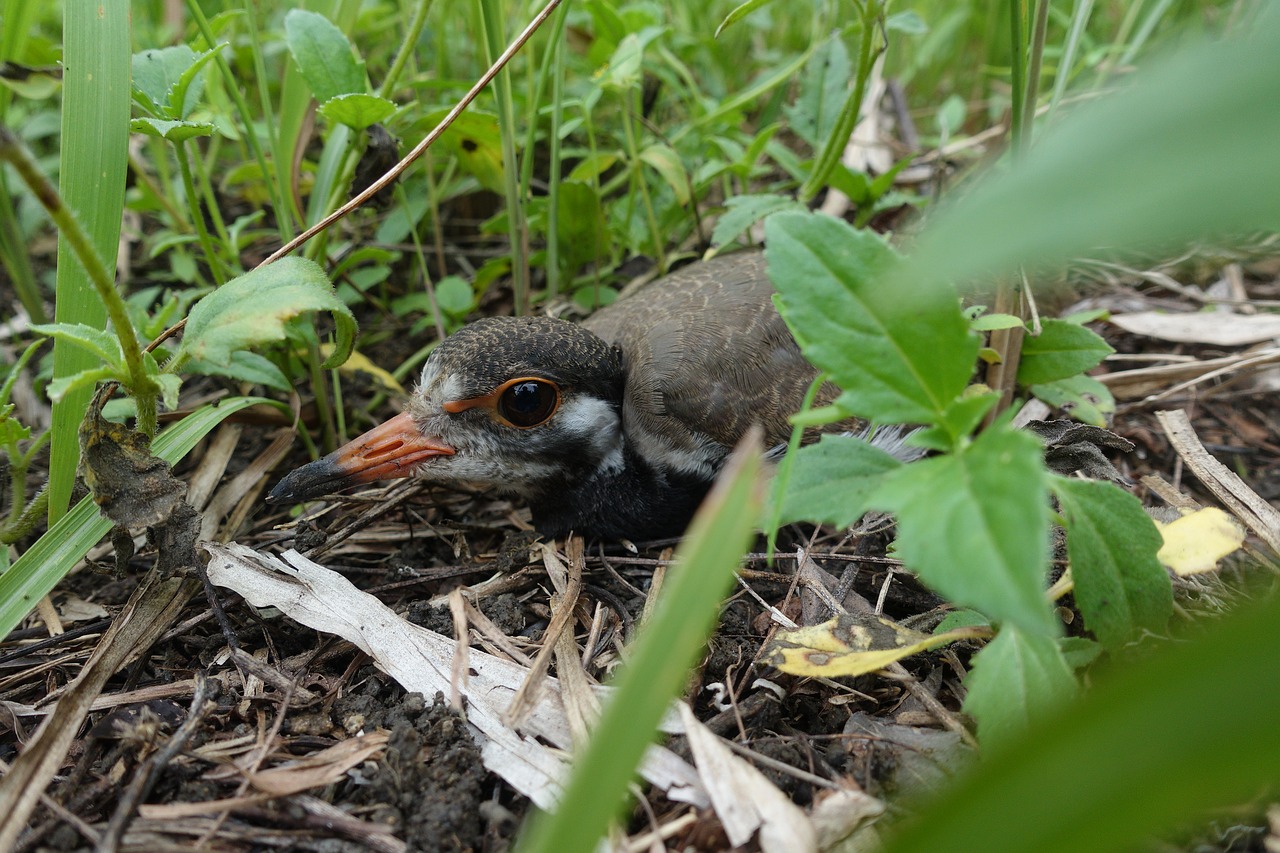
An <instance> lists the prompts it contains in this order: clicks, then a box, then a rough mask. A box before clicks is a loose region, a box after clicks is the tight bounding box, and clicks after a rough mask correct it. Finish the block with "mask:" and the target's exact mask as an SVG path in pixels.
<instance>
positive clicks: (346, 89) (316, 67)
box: [284, 9, 368, 104]
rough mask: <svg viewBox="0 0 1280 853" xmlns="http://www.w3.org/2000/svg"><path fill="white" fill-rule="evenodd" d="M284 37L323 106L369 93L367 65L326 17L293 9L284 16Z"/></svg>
mask: <svg viewBox="0 0 1280 853" xmlns="http://www.w3.org/2000/svg"><path fill="white" fill-rule="evenodd" d="M284 35H285V41H286V42H288V44H289V53H291V54H293V59H294V61H295V62H297V63H298V70H300V71H301V72H302V76H303V77H304V78H305V79H306V81H307V85H308V86H310V87H311V93H312V94H313V95H315V98H316V100H317V101H319V102H320V103H322V104H323V103H325V102H326V101H329V100H331V99H333V98H336V97H338V96H339V95H352V94H357V93H361V92H367V91H368V86H367V85H366V84H365V76H364V62H363V61H362V60H359V59H357V58H356V55H355V51H354V50H353V49H352V47H351V42H349V41H347V37H346V36H345V35H343V33H342V30H340V29H338V28H337V27H335V26H334V25H333V24H332V23H331V22H330V21H329V19H328V18H326V17H325V16H324V15H321V14H318V13H316V12H309V11H307V10H305V9H290V10H289V13H288V14H287V15H285V16H284Z"/></svg>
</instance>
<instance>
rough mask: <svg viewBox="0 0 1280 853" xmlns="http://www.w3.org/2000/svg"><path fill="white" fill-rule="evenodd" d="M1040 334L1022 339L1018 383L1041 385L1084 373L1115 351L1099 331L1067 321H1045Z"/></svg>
mask: <svg viewBox="0 0 1280 853" xmlns="http://www.w3.org/2000/svg"><path fill="white" fill-rule="evenodd" d="M1042 327H1043V329H1042V331H1041V333H1040V334H1039V335H1035V336H1032V335H1027V337H1026V338H1024V339H1023V342H1022V361H1021V362H1019V364H1018V382H1019V383H1020V384H1022V385H1037V384H1040V383H1043V382H1053V381H1054V380H1057V379H1066V378H1068V377H1070V376H1075V375H1077V374H1080V373H1084V372H1085V371H1086V370H1088V369H1089V368H1091V367H1096V366H1097V365H1098V364H1099V363H1100V362H1101V361H1102V360H1103V359H1104V358H1106V357H1107V356H1109V355H1111V353H1113V352H1115V350H1114V349H1112V348H1111V347H1110V346H1108V345H1107V342H1106V341H1104V340H1103V339H1102V338H1101V337H1099V336H1098V335H1097V333H1095V332H1092V331H1090V330H1089V329H1086V328H1085V327H1084V326H1077V325H1076V324H1075V323H1068V322H1066V321H1065V320H1044V321H1043V323H1042Z"/></svg>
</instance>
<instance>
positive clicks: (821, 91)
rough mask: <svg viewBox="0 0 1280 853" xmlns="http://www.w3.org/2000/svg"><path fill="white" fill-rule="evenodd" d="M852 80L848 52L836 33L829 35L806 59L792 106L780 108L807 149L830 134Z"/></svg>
mask: <svg viewBox="0 0 1280 853" xmlns="http://www.w3.org/2000/svg"><path fill="white" fill-rule="evenodd" d="M853 78H854V73H853V62H852V61H851V60H850V58H849V49H848V48H847V47H845V44H844V39H843V38H841V37H840V33H838V32H837V33H832V34H831V35H830V36H828V37H827V39H826V41H824V42H823V43H822V44H821V45H820V46H819V47H818V49H817V50H816V51H815V52H814V54H813V55H812V56H810V57H809V60H808V62H807V63H806V65H805V69H804V73H803V74H802V75H801V77H800V93H799V95H798V96H797V98H796V102H795V105H794V106H789V107H784V108H783V112H784V113H786V116H787V120H788V121H789V122H790V127H791V130H793V131H794V132H795V134H796V135H797V136H799V137H800V138H801V139H803V140H804V141H805V142H807V143H808V144H809V146H810V147H811V148H818V147H819V146H821V145H822V143H823V142H824V141H825V140H826V138H827V137H828V136H830V135H831V129H832V128H833V127H835V123H836V120H837V119H839V117H840V112H841V110H843V109H844V102H845V101H846V100H847V99H848V98H849V87H850V86H851V85H853Z"/></svg>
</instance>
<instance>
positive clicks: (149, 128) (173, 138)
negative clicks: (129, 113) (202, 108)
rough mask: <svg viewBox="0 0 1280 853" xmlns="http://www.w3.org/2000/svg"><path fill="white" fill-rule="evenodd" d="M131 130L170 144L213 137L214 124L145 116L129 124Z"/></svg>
mask: <svg viewBox="0 0 1280 853" xmlns="http://www.w3.org/2000/svg"><path fill="white" fill-rule="evenodd" d="M129 128H130V129H131V130H132V131H133V132H134V133H145V134H146V135H147V136H155V137H158V138H160V139H167V140H169V141H170V142H185V141H186V140H188V139H193V138H195V137H197V136H212V135H213V124H211V123H210V122H207V121H176V120H170V119H159V118H149V117H147V116H143V117H142V118H135V119H134V120H133V121H131V122H129Z"/></svg>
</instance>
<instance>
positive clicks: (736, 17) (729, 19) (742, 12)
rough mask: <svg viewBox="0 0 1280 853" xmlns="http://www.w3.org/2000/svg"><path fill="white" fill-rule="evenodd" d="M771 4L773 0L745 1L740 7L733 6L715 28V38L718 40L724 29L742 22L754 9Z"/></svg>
mask: <svg viewBox="0 0 1280 853" xmlns="http://www.w3.org/2000/svg"><path fill="white" fill-rule="evenodd" d="M772 2H773V0H747V1H746V2H745V3H743V4H741V5H740V6H735V7H734V8H733V9H732V10H730V12H729V14H728V15H725V17H724V20H723V21H721V22H720V26H718V27H716V38H720V34H721V33H722V32H724V30H725V27H728V26H730V25H731V24H733V23H735V22H737V21H740V20H742V19H743V18H745V17H746V16H747V15H750V14H751V13H752V12H754V11H755V10H756V9H759V8H760V7H762V6H767V5H769V4H770V3H772Z"/></svg>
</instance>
